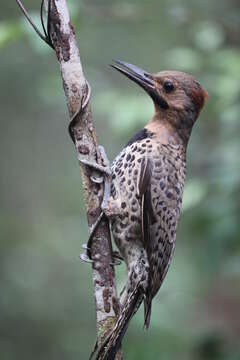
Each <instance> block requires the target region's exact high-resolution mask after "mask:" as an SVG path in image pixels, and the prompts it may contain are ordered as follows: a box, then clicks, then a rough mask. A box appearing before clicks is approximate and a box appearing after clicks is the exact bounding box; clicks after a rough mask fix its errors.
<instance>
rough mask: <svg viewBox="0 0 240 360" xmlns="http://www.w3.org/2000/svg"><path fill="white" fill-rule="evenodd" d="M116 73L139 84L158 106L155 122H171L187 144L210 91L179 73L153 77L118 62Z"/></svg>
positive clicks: (171, 72)
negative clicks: (118, 72)
mask: <svg viewBox="0 0 240 360" xmlns="http://www.w3.org/2000/svg"><path fill="white" fill-rule="evenodd" d="M112 67H114V68H115V69H116V70H118V71H120V72H121V73H122V74H124V75H126V76H127V77H128V78H129V79H131V80H133V81H134V82H135V83H137V84H138V85H140V86H141V87H142V88H143V89H144V90H145V91H146V92H147V93H148V94H149V95H150V96H151V98H152V100H153V102H154V105H155V111H156V112H155V116H154V119H155V120H157V121H160V122H161V121H162V122H165V123H168V124H169V125H170V126H171V127H173V128H174V129H175V130H176V131H177V132H178V133H179V135H180V136H181V137H183V138H184V141H187V140H188V138H189V136H190V133H191V129H192V126H193V124H194V123H195V121H196V119H197V117H198V115H199V113H200V111H201V109H202V108H203V105H204V103H205V100H206V99H207V97H208V94H207V92H206V91H205V90H204V89H203V88H202V87H201V85H200V84H199V83H198V82H197V81H196V80H195V78H194V77H193V76H192V75H189V74H186V73H184V72H180V71H161V72H159V73H156V74H150V73H148V72H146V71H144V70H142V69H140V68H138V67H136V66H135V65H131V64H128V63H125V62H123V61H119V60H117V61H115V63H114V64H113V65H112Z"/></svg>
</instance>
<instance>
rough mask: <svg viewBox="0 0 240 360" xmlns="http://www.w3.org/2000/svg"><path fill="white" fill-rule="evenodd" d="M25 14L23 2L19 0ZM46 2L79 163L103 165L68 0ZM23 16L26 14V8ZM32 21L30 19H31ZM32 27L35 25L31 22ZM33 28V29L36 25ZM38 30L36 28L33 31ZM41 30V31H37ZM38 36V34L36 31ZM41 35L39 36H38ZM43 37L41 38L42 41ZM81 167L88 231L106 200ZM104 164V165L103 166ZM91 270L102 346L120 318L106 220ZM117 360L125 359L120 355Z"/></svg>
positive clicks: (87, 170)
mask: <svg viewBox="0 0 240 360" xmlns="http://www.w3.org/2000/svg"><path fill="white" fill-rule="evenodd" d="M16 1H17V3H18V5H19V6H20V7H21V9H22V11H23V9H24V8H23V6H22V4H21V2H20V0H16ZM49 1H50V3H48V4H47V2H45V7H46V8H47V17H48V24H47V33H46V30H45V28H44V33H45V35H46V38H45V39H43V40H44V41H46V42H47V43H48V44H49V45H50V46H51V47H53V48H54V50H55V51H56V55H57V59H58V62H59V65H60V70H61V76H62V81H63V88H64V92H65V96H66V100H67V106H68V111H69V115H70V117H71V118H72V121H71V130H72V132H71V136H72V139H73V140H74V143H75V146H76V151H77V157H78V160H82V159H84V160H88V161H91V162H98V163H99V164H101V161H102V160H101V156H100V154H99V150H98V142H97V136H96V130H95V126H94V123H93V118H92V112H91V107H90V103H89V102H88V104H87V105H86V107H85V108H84V110H82V111H81V104H82V103H83V102H84V100H83V99H85V98H86V97H88V95H89V94H87V92H88V91H89V90H90V88H89V87H88V86H87V82H86V79H85V76H84V73H83V69H82V64H81V60H80V54H79V50H78V46H77V42H76V38H75V32H74V28H73V26H72V24H71V22H70V17H69V11H68V8H67V4H66V0H49ZM23 12H24V15H25V16H26V11H25V9H24V11H23ZM28 20H29V16H28ZM29 22H30V24H31V25H33V23H32V21H31V19H30V20H29ZM33 27H34V26H33ZM34 29H35V31H36V27H35V28H34ZM37 30H38V29H37ZM37 33H38V35H39V31H37ZM39 36H40V35H39ZM43 37H44V36H41V38H43ZM79 164H80V167H81V175H82V183H83V190H84V195H85V203H86V212H87V220H88V226H89V232H90V228H91V226H92V225H93V224H94V223H95V222H96V221H97V219H98V217H99V215H100V213H101V202H102V198H103V186H104V185H103V184H96V183H94V182H92V181H91V177H92V176H94V175H96V174H95V171H94V170H91V169H90V168H87V167H85V166H84V165H82V164H81V162H79ZM101 165H102V164H101ZM91 250H92V252H91V254H92V259H93V264H92V270H93V285H94V295H95V303H96V320H97V341H98V345H99V346H100V345H101V344H102V342H103V339H104V338H106V335H107V334H108V333H109V331H110V330H111V329H112V328H113V326H114V324H115V322H116V318H117V315H118V310H119V308H118V298H117V293H116V286H115V274H114V269H113V266H112V265H111V263H112V249H111V239H110V232H109V224H108V221H107V220H106V219H104V220H103V221H102V222H101V223H100V225H99V227H98V228H97V230H96V232H95V234H94V237H93V240H92V248H91ZM116 359H122V356H121V353H120V352H119V353H118V354H117V355H116Z"/></svg>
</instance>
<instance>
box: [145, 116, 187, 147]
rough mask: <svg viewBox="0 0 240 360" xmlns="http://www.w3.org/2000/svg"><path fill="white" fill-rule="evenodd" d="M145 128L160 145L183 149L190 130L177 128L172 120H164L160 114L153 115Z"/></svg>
mask: <svg viewBox="0 0 240 360" xmlns="http://www.w3.org/2000/svg"><path fill="white" fill-rule="evenodd" d="M145 127H146V128H147V130H149V131H151V132H152V133H154V134H155V136H156V137H157V139H158V140H159V141H160V142H161V143H162V144H165V145H167V144H174V145H183V146H184V147H186V146H187V144H188V140H189V137H190V135H191V129H192V128H191V127H181V126H177V124H176V123H175V119H174V118H169V117H167V118H166V117H164V116H162V115H161V114H160V113H155V115H154V116H153V118H152V119H151V120H150V121H149V122H148V124H147V125H146V126H145Z"/></svg>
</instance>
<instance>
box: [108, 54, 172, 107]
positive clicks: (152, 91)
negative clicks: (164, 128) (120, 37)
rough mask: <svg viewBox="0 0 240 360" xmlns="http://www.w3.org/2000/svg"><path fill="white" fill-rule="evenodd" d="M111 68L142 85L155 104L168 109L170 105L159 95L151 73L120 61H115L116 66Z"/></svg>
mask: <svg viewBox="0 0 240 360" xmlns="http://www.w3.org/2000/svg"><path fill="white" fill-rule="evenodd" d="M111 66H112V67H113V68H114V69H116V70H118V71H119V72H120V73H122V74H124V75H125V76H127V77H128V78H129V79H130V80H132V81H134V82H135V83H137V84H138V85H140V86H141V87H142V88H143V89H144V90H145V91H146V92H147V93H148V94H149V95H150V96H151V98H152V99H153V101H154V103H156V104H158V105H159V106H161V108H163V109H168V103H167V102H166V101H165V100H164V99H163V98H162V97H161V96H160V95H159V94H158V92H157V90H156V88H155V84H154V80H153V76H152V75H151V74H150V73H148V72H147V71H145V70H143V69H140V68H139V67H137V66H135V65H132V64H129V63H126V62H124V61H120V60H114V64H111Z"/></svg>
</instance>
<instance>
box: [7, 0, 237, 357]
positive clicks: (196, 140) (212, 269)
mask: <svg viewBox="0 0 240 360" xmlns="http://www.w3.org/2000/svg"><path fill="white" fill-rule="evenodd" d="M24 3H25V5H26V7H27V8H28V9H29V10H30V11H31V15H32V16H33V18H34V20H35V21H36V22H38V23H39V7H40V0H39V1H37V0H34V1H33V0H32V1H30V0H25V1H24ZM68 5H69V7H70V10H71V15H72V21H73V24H74V26H75V29H76V33H77V38H78V42H79V46H80V50H81V59H82V62H83V65H84V70H85V74H86V76H87V78H88V80H89V82H90V83H91V85H92V90H93V94H92V107H93V112H94V117H95V119H96V126H97V129H98V135H99V141H100V143H101V144H104V145H105V148H106V150H107V153H108V155H109V157H110V158H111V159H113V158H114V156H115V155H116V154H117V153H118V152H119V151H120V149H121V148H122V146H123V145H124V144H125V143H126V141H127V140H128V139H129V137H130V136H131V135H132V134H133V133H134V132H135V131H136V130H137V129H140V128H141V127H142V126H143V125H144V124H145V122H146V121H147V120H148V119H149V118H150V116H151V115H152V112H153V106H152V103H151V100H149V99H148V97H147V96H146V95H145V93H144V92H143V91H142V90H140V89H139V88H137V87H136V86H135V85H134V84H133V83H131V82H130V81H128V80H127V79H125V78H123V77H122V76H120V75H119V74H117V73H116V72H114V70H112V69H111V68H110V67H109V66H108V64H109V62H111V59H115V58H119V59H121V60H125V61H128V62H132V63H133V64H136V65H139V66H141V67H143V68H145V69H146V70H148V71H153V72H156V71H159V70H162V69H176V70H183V71H186V72H190V73H193V74H194V75H195V76H196V77H197V79H199V81H200V82H201V83H202V85H203V86H204V87H205V88H206V89H207V90H208V92H209V95H210V100H209V102H208V103H207V105H206V107H205V109H204V111H203V112H202V114H201V117H200V119H199V121H198V122H197V124H196V126H195V128H194V131H193V134H192V137H191V141H190V144H189V148H188V175H187V182H186V188H185V194H184V202H183V212H182V216H181V221H180V225H179V228H178V239H177V246H176V251H175V256H174V260H173V262H172V266H171V267H170V270H169V273H168V275H167V277H166V280H165V283H164V285H163V287H162V288H161V291H160V292H159V294H158V296H157V297H156V299H155V301H154V305H153V315H152V324H151V328H150V330H149V332H147V333H146V332H145V331H143V330H142V324H143V314H142V312H141V311H140V312H139V313H138V314H137V315H136V316H135V317H134V319H133V321H132V323H131V326H130V328H129V331H128V335H127V337H126V339H125V341H124V345H123V348H124V353H125V357H124V359H126V360H133V359H139V360H143V359H144V360H145V359H148V360H153V359H154V360H156V359H163V360H170V359H184V360H185V359H187V360H193V359H194V360H195V359H196V360H201V359H206V360H208V359H213V360H214V359H217V360H218V359H220V360H221V359H227V360H237V359H238V360H239V359H240V340H239V338H240V217H239V213H240V140H239V137H240V119H239V113H240V6H239V0H228V1H219V0H211V1H209V0H202V1H196V0H168V1H167V0H165V1H164V0H161V1H160V0H141V1H140V0H138V1H137V0H132V1H121V2H120V1H117V0H111V1H110V0H71V1H70V0H68ZM0 77H1V88H0V93H1V95H0V99H1V100H0V102H1V132H0V153H1V157H0V159H1V160H0V161H1V177H0V191H1V218H0V221H1V242H0V247H1V250H0V254H1V255H0V257H1V261H0V354H1V355H0V358H1V360H15V359H24V360H30V359H31V360H32V359H35V360H43V359H44V360H45V359H47V360H55V359H57V360H60V359H61V360H69V359H71V360H77V359H87V358H88V355H89V353H90V350H91V347H92V345H93V344H94V341H95V309H94V301H93V294H92V278H91V268H90V266H88V265H86V264H81V263H80V261H79V260H78V255H79V253H80V251H81V244H82V243H84V242H86V240H87V226H86V217H85V211H84V203H83V199H82V189H81V181H80V174H79V167H78V163H77V160H76V155H75V151H74V148H73V145H72V142H71V140H70V138H69V136H68V132H67V125H68V115H67V110H66V105H65V99H64V94H63V90H62V83H61V79H60V75H59V69H58V64H57V62H56V58H55V54H54V53H53V52H52V51H51V49H49V48H48V47H47V46H46V45H45V44H44V43H41V41H40V40H39V39H38V37H37V36H36V35H35V33H34V32H33V31H32V29H31V28H30V27H29V25H28V24H27V23H26V21H25V20H24V19H23V17H22V16H21V15H20V12H19V9H18V8H17V5H16V4H15V1H7V0H5V1H2V2H1V13H0ZM117 275H118V282H119V286H120V287H121V285H122V284H123V282H124V276H125V269H124V265H122V266H121V267H120V268H118V269H117Z"/></svg>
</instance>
